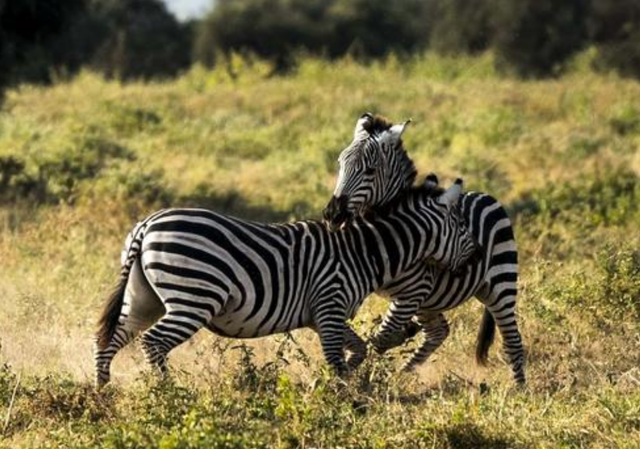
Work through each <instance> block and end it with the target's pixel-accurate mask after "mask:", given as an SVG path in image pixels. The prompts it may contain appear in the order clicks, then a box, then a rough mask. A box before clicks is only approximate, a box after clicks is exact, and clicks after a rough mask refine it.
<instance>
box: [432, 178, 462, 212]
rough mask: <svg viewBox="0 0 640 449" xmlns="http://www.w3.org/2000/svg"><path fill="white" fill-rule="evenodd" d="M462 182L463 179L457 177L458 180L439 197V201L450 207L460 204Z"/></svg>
mask: <svg viewBox="0 0 640 449" xmlns="http://www.w3.org/2000/svg"><path fill="white" fill-rule="evenodd" d="M462 184H463V182H462V179H460V178H458V179H456V182H455V183H454V184H453V185H452V186H451V187H449V188H448V189H447V190H445V192H444V193H443V194H442V195H440V196H439V197H438V199H437V201H438V203H440V204H443V205H445V206H447V208H449V209H450V208H451V207H453V206H455V205H456V204H458V199H459V198H460V195H461V194H462Z"/></svg>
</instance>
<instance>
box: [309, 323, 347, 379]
mask: <svg viewBox="0 0 640 449" xmlns="http://www.w3.org/2000/svg"><path fill="white" fill-rule="evenodd" d="M347 329H348V326H347V323H346V320H345V318H344V317H340V318H338V317H326V318H325V317H321V318H319V319H317V320H316V331H317V332H318V335H319V336H320V344H321V345H322V353H323V354H324V358H325V360H326V361H327V363H328V364H329V366H331V368H332V369H333V370H334V371H335V372H336V374H337V375H338V376H340V377H343V376H345V375H346V374H347V373H348V372H349V367H348V366H347V363H346V362H345V359H344V346H345V335H346V333H347Z"/></svg>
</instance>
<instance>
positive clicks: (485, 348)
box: [476, 308, 496, 366]
mask: <svg viewBox="0 0 640 449" xmlns="http://www.w3.org/2000/svg"><path fill="white" fill-rule="evenodd" d="M495 336H496V322H495V320H494V319H493V315H491V312H489V310H487V309H486V308H485V309H484V313H483V315H482V323H481V324H480V331H479V332H478V342H477V345H476V362H477V363H478V365H480V366H486V365H487V359H488V358H489V348H491V345H492V344H493V340H494V338H495Z"/></svg>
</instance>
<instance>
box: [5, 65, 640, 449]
mask: <svg viewBox="0 0 640 449" xmlns="http://www.w3.org/2000/svg"><path fill="white" fill-rule="evenodd" d="M491 66H492V65H491V61H490V57H489V56H485V57H482V58H479V59H451V60H448V59H442V58H436V57H432V56H425V57H423V58H419V59H416V60H413V61H405V62H400V61H397V60H395V59H391V60H388V61H386V62H384V63H378V64H376V65H373V66H368V67H365V66H362V65H358V64H356V63H353V62H350V61H341V62H336V63H332V64H326V63H322V62H319V61H315V60H306V61H304V62H303V63H302V64H301V66H300V68H299V70H298V71H297V73H295V74H292V75H290V76H288V77H266V76H265V74H266V73H268V72H269V67H267V66H265V65H263V64H260V63H254V64H252V65H250V64H247V63H244V62H243V61H242V60H239V59H238V60H234V63H233V71H234V73H235V75H234V77H230V76H229V71H227V70H226V69H223V68H220V69H219V70H216V71H210V72H208V71H203V70H200V69H194V70H192V71H191V72H189V73H188V74H185V75H184V76H183V77H181V78H179V79H177V80H174V81H170V82H166V83H153V84H126V85H121V84H119V83H117V82H109V81H105V80H103V79H101V78H99V77H97V76H95V75H93V74H90V73H84V74H81V75H80V76H79V77H78V78H76V79H74V80H72V81H69V82H66V81H60V82H58V83H56V84H55V85H53V86H50V87H31V86H23V87H21V88H19V89H16V90H14V91H11V92H9V93H8V94H7V97H6V100H5V103H4V104H3V106H2V110H1V112H0V261H1V262H0V341H1V344H2V346H1V349H0V365H2V366H3V367H2V368H1V369H0V432H1V433H0V447H7V448H9V447H10V448H18V447H64V448H67V447H108V448H134V447H161V448H191V447H215V448H245V447H283V448H285V447H304V448H336V447H362V448H383V447H390V448H405V447H426V448H479V447H491V448H494V447H495V448H500V447H502V448H512V447H516V448H519V447H527V448H528V447H532V448H535V447H547V448H557V447H566V448H579V447H594V448H637V447H640V227H639V225H640V178H639V175H640V151H639V145H640V84H639V83H638V82H632V81H625V80H621V79H618V78H616V77H608V76H602V75H595V74H592V73H590V72H589V71H588V70H584V69H582V68H580V66H581V64H580V61H579V60H578V61H577V62H576V69H575V70H574V71H572V72H570V73H568V74H567V75H565V76H564V77H563V78H561V79H557V80H549V81H530V82H525V81H518V80H514V79H505V78H500V77H498V76H497V75H496V74H495V73H494V72H493V70H492V69H491ZM365 111H373V112H378V113H382V114H385V115H387V116H388V117H389V118H391V119H392V120H396V121H399V120H404V119H406V118H412V119H413V123H412V125H411V127H410V129H409V130H408V131H407V132H406V134H405V136H406V137H405V142H406V147H407V148H408V150H409V152H410V154H411V156H412V157H413V158H414V160H415V161H416V163H417V166H418V168H419V170H420V172H421V173H422V174H426V173H427V172H428V171H435V172H437V173H438V174H439V176H440V178H441V180H442V181H443V182H450V181H451V180H452V178H454V177H455V176H458V175H462V176H463V177H464V178H465V181H466V186H467V188H469V189H472V190H483V191H486V192H489V193H492V194H493V195H495V196H497V197H498V198H500V199H501V200H502V201H503V202H504V204H505V205H506V206H507V208H508V210H509V212H510V214H511V216H512V218H513V219H514V220H515V223H516V235H517V240H518V244H519V249H520V259H521V283H520V291H521V293H520V296H519V313H520V321H521V327H522V330H523V334H524V338H525V344H526V347H527V349H528V385H527V387H526V388H525V389H524V390H518V389H515V388H514V387H513V386H512V383H511V381H510V378H509V369H508V367H507V366H506V365H505V364H504V363H503V362H502V361H501V359H500V356H499V348H500V344H499V341H498V342H497V343H498V344H496V345H495V347H494V348H493V349H492V352H491V364H490V366H489V367H488V368H478V367H476V366H475V365H474V363H473V353H474V350H473V348H474V342H475V334H476V331H477V328H478V325H479V321H480V315H481V308H480V307H479V304H478V303H476V302H470V303H469V304H467V305H465V306H463V307H461V308H460V309H459V310H455V311H453V312H451V313H450V314H449V317H450V322H451V325H452V332H451V336H450V338H449V340H448V341H447V342H446V343H445V344H444V345H443V347H442V348H441V349H440V350H439V351H438V352H437V353H436V355H435V356H434V357H433V359H432V360H430V362H429V363H428V364H426V365H425V366H424V367H423V368H421V369H420V370H419V371H418V372H417V373H416V374H414V375H402V376H401V375H398V374H397V373H396V371H395V370H396V369H397V368H398V367H399V366H400V358H401V357H403V356H405V354H404V353H403V351H406V350H407V348H403V349H401V350H397V351H395V352H393V353H391V354H389V355H388V356H385V357H384V358H379V357H378V358H371V360H368V361H367V362H366V364H365V366H363V367H362V368H361V369H360V370H359V371H358V372H357V373H356V374H355V375H353V376H352V378H351V379H349V380H348V382H346V383H342V382H340V381H337V380H336V379H334V378H332V376H331V375H329V374H328V373H327V372H326V370H325V369H324V363H323V360H322V356H321V353H320V348H319V342H318V340H317V338H316V337H315V335H314V334H313V333H311V332H309V331H298V332H295V333H294V334H293V339H292V338H288V337H286V336H276V337H271V338H266V339H260V340H256V341H244V342H242V341H236V340H227V339H223V338H218V337H216V336H213V335H211V334H206V333H204V332H201V333H200V334H198V336H197V337H196V338H195V339H193V341H190V342H188V343H187V344H185V345H184V346H183V347H180V348H179V349H178V350H176V351H175V353H174V354H173V358H172V367H173V373H174V375H173V377H172V380H171V381H170V382H166V383H162V384H161V383H158V382H157V381H156V380H155V379H154V378H153V377H152V376H150V375H149V374H148V373H147V370H146V367H145V366H144V363H143V361H142V356H141V353H140V351H139V348H137V347H135V345H134V346H132V347H131V348H128V349H127V350H125V351H122V352H121V353H120V354H119V357H118V358H117V359H116V361H115V363H114V367H113V371H114V384H113V386H112V387H110V388H109V389H107V390H106V391H105V392H104V393H103V394H100V395H98V394H96V393H95V392H94V391H93V389H92V387H91V379H92V376H93V367H92V355H91V335H92V332H93V331H94V329H95V320H96V318H97V314H98V311H99V309H100V307H101V304H102V302H103V300H104V297H105V295H106V294H107V293H108V292H109V290H110V287H111V285H112V284H113V282H114V281H115V279H116V277H117V273H118V265H119V252H120V248H121V245H122V242H123V240H124V237H125V235H126V233H127V232H128V230H129V229H130V227H131V226H132V224H133V223H134V222H135V220H136V219H139V218H141V217H143V216H144V215H145V214H146V213H148V212H150V211H152V210H155V209H157V208H160V207H163V206H167V205H176V206H177V205H190V206H196V205H197V206H204V207H210V208H213V209H216V210H219V211H226V212H228V213H231V214H234V215H238V216H242V217H248V218H253V219H259V220H269V221H286V220H289V219H296V218H309V217H318V216H319V212H320V210H321V208H322V207H323V206H324V204H325V203H326V201H327V200H328V199H329V196H330V193H331V190H332V186H333V183H334V182H335V178H334V176H335V172H336V170H337V162H336V157H337V155H338V153H339V152H340V150H341V149H342V148H343V147H344V146H345V145H346V144H348V143H349V142H350V140H351V137H352V131H353V126H354V124H355V120H356V118H357V117H358V116H359V115H360V114H361V113H362V112H365ZM386 304H387V303H386V301H385V300H384V299H382V298H377V297H374V298H371V299H370V300H368V301H367V302H366V304H365V307H364V309H363V310H362V311H361V313H360V314H359V315H358V322H357V323H356V326H357V327H358V329H359V330H360V332H361V333H363V334H364V333H367V332H368V331H369V330H370V329H371V328H372V327H373V324H372V322H373V319H374V318H375V317H376V316H378V315H379V314H381V313H382V312H383V311H384V310H385V307H386Z"/></svg>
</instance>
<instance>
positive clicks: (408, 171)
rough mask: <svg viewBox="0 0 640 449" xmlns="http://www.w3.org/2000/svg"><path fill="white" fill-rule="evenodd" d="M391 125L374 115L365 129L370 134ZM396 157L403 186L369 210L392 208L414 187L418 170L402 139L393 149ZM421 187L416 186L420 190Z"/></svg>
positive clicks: (381, 130)
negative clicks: (392, 195) (384, 201)
mask: <svg viewBox="0 0 640 449" xmlns="http://www.w3.org/2000/svg"><path fill="white" fill-rule="evenodd" d="M392 126H393V123H392V122H391V121H390V120H389V119H387V118H386V117H384V116H382V115H377V114H376V115H374V117H373V120H372V121H371V122H369V124H368V125H367V127H366V129H367V131H368V132H369V133H370V134H373V135H377V134H380V133H382V132H384V131H388V130H389V129H390V128H391V127H392ZM394 151H395V152H396V158H397V164H398V166H397V170H398V171H399V172H400V177H401V178H402V179H403V183H404V187H403V188H402V189H400V190H399V191H398V193H397V195H396V196H395V197H393V198H391V199H390V200H389V201H387V202H386V203H384V204H376V205H373V206H371V207H370V210H371V211H374V212H375V211H380V210H386V209H389V208H393V207H394V206H396V205H397V204H398V202H400V201H403V199H404V198H405V196H406V195H408V194H410V193H411V192H412V191H413V189H414V186H413V184H414V182H415V179H416V176H417V175H418V171H417V170H416V166H415V164H414V163H413V160H412V159H411V158H410V157H409V154H408V153H407V150H406V149H405V148H404V142H403V141H402V139H400V141H399V142H398V145H397V146H396V148H395V149H394ZM420 189H421V188H418V190H420Z"/></svg>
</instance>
